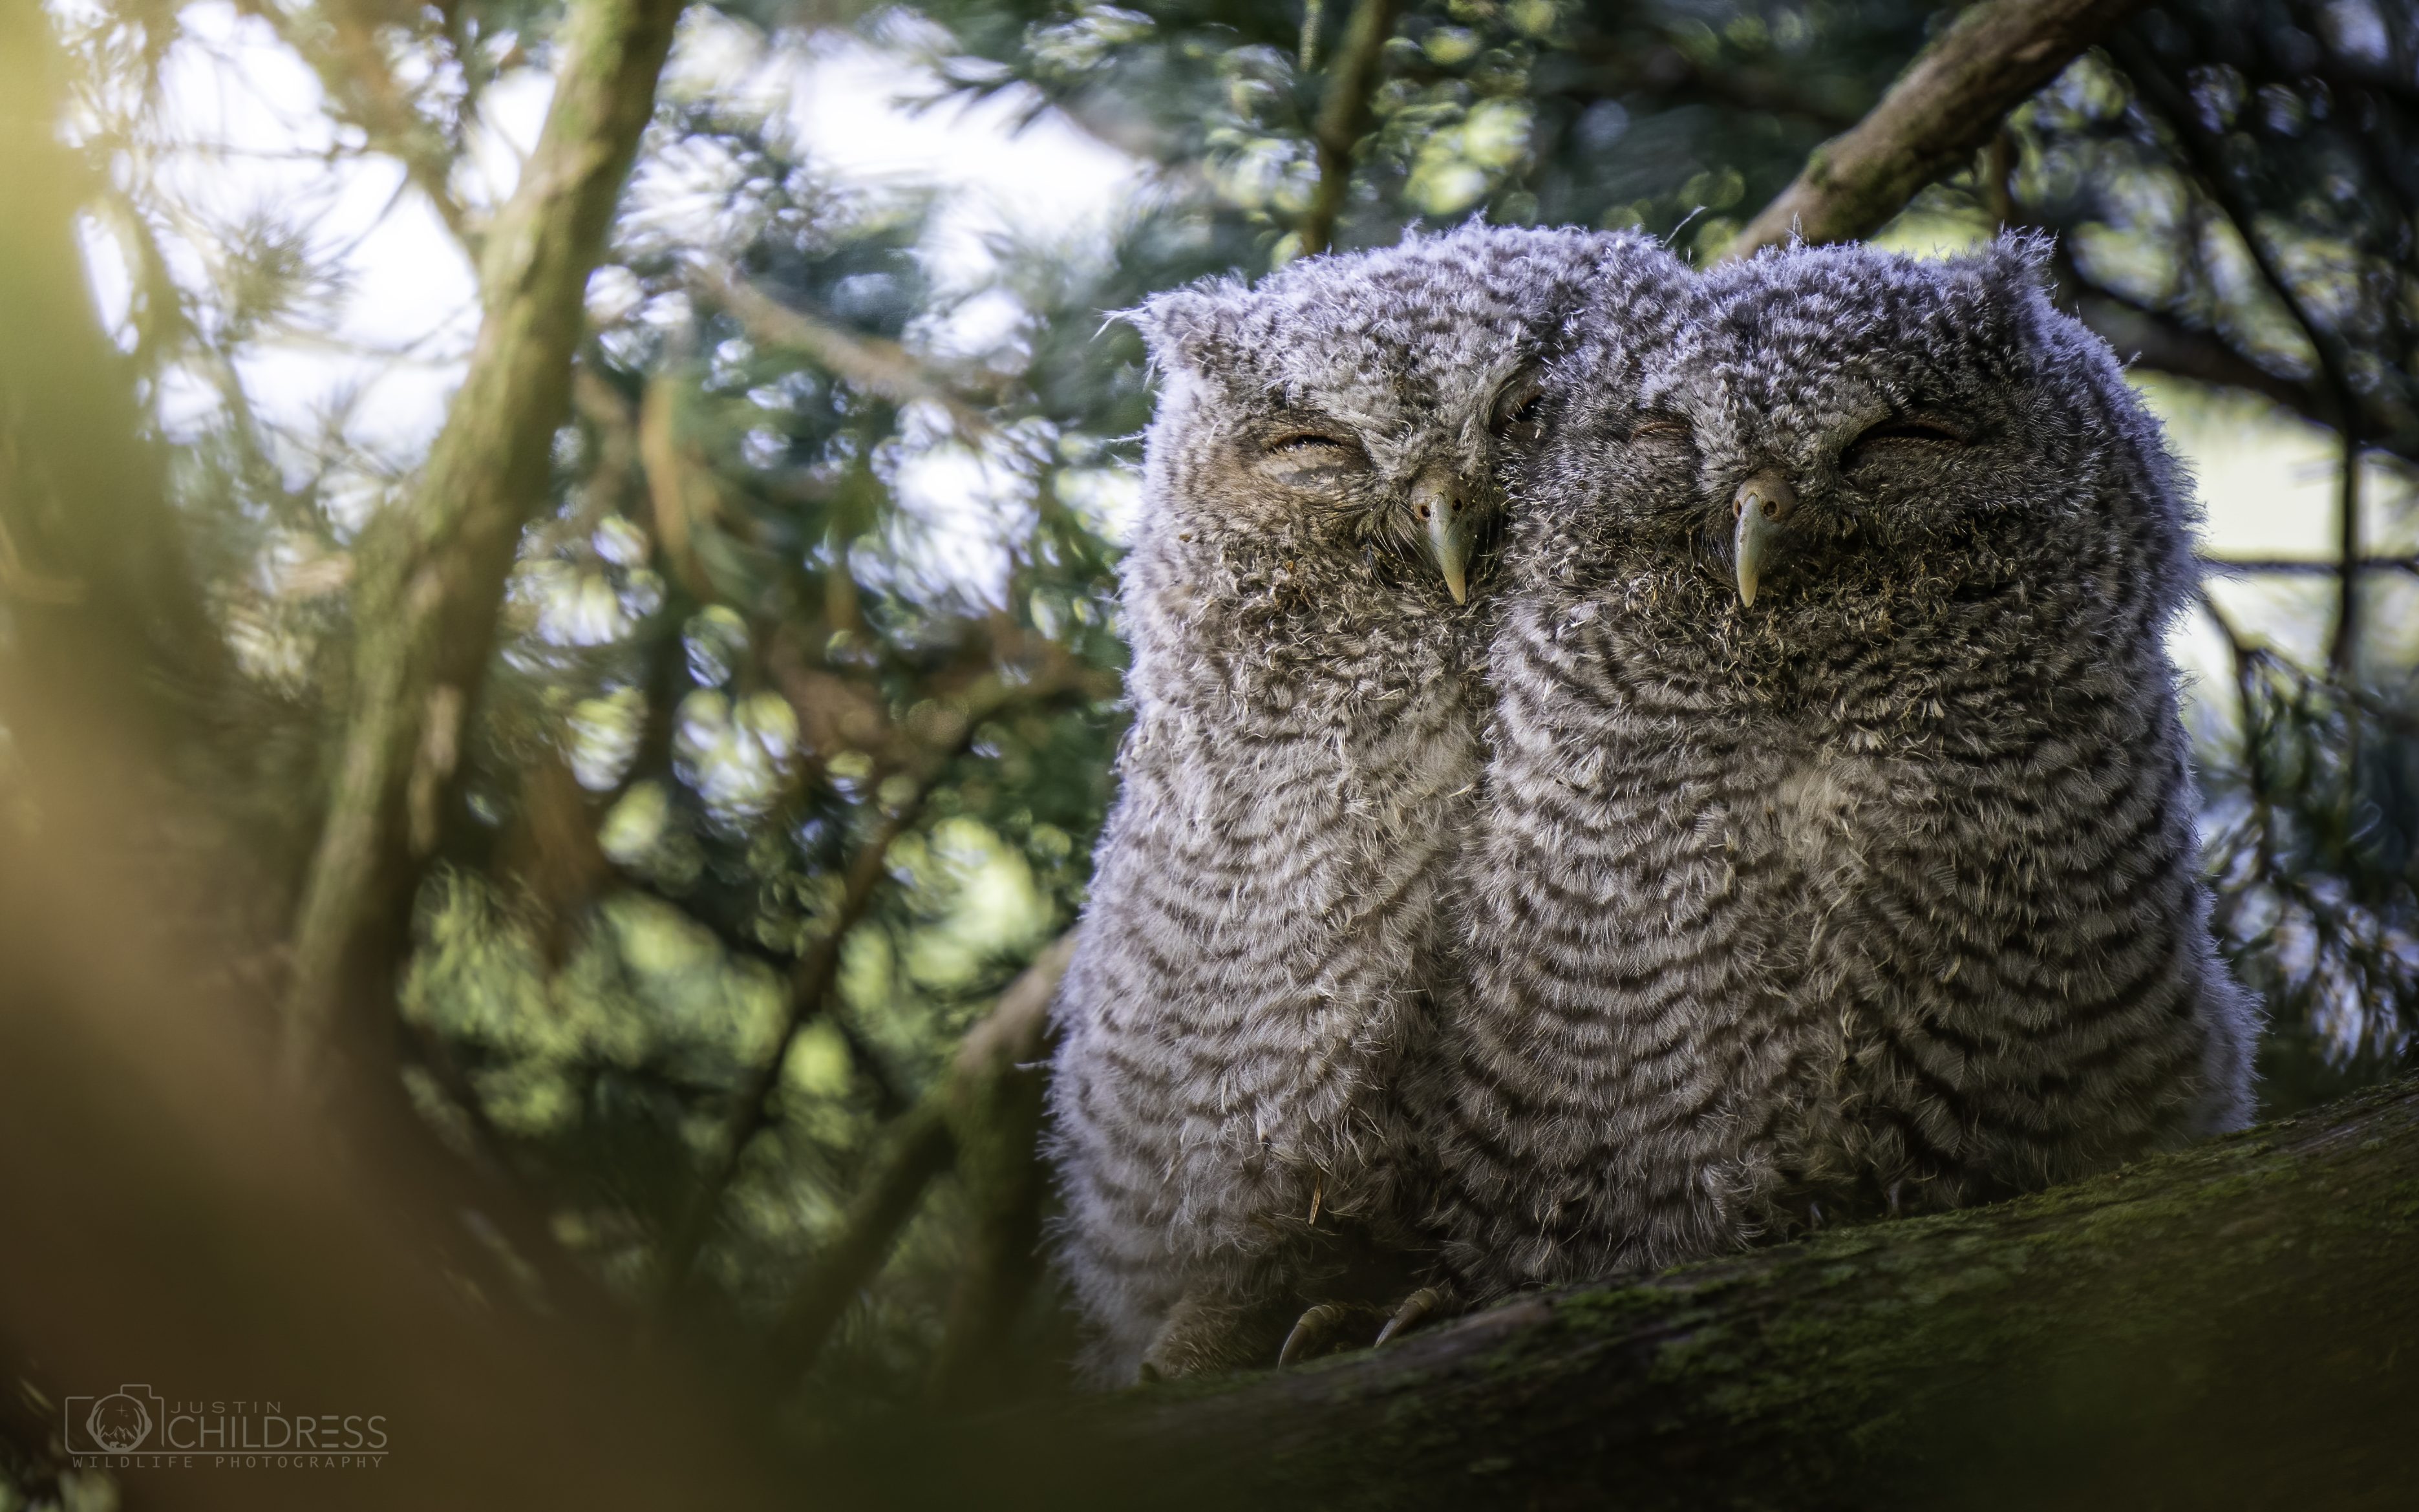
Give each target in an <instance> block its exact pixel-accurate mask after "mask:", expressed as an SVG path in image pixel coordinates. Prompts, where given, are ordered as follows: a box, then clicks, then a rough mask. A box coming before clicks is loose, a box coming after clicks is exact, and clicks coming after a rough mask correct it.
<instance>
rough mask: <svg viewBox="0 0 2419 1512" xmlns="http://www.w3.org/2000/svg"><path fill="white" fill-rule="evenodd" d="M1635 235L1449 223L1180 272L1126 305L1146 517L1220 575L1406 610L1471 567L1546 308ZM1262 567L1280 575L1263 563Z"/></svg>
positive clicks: (1518, 447)
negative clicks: (1269, 262)
mask: <svg viewBox="0 0 2419 1512" xmlns="http://www.w3.org/2000/svg"><path fill="white" fill-rule="evenodd" d="M1624 249H1626V250H1628V251H1629V252H1631V253H1632V254H1633V255H1655V256H1663V255H1664V254H1663V253H1662V251H1661V249H1660V248H1659V247H1655V246H1654V245H1653V244H1652V243H1649V242H1644V241H1643V240H1642V239H1636V238H1626V237H1608V236H1604V235H1601V234H1598V233H1591V232H1580V231H1566V230H1565V231H1542V230H1527V229H1518V228H1509V227H1501V228H1499V227H1484V226H1474V227H1468V228H1465V229H1462V230H1459V231H1456V232H1453V233H1451V234H1448V235H1444V236H1438V237H1432V238H1425V239H1410V240H1406V241H1405V242H1403V243H1402V244H1400V245H1398V246H1394V247H1390V248H1386V249H1383V250H1381V251H1374V252H1364V253H1355V254H1349V255H1337V256H1326V257H1313V258H1305V259H1303V260H1302V261H1299V262H1295V263H1291V264H1288V265H1287V267H1285V268H1283V269H1280V270H1277V271H1276V272H1273V273H1271V274H1270V275H1269V276H1267V277H1266V278H1263V279H1262V280H1260V282H1259V283H1258V284H1257V285H1254V286H1250V287H1246V286H1244V285H1242V284H1240V283H1239V282H1236V281H1232V280H1226V281H1221V282H1213V283H1207V284H1201V285H1194V286H1192V287H1189V288H1183V289H1179V290H1176V291H1174V292H1171V293H1167V294H1163V295H1160V296H1159V297H1157V298H1155V299H1153V300H1151V301H1148V303H1146V304H1145V305H1144V306H1143V307H1142V308H1141V309H1140V310H1138V311H1135V312H1133V313H1132V316H1131V317H1132V319H1133V320H1134V322H1135V323H1136V324H1137V325H1138V326H1139V327H1140V328H1141V330H1142V332H1143V334H1144V336H1145V338H1146V339H1147V341H1148V343H1149V346H1150V349H1151V355H1152V357H1153V360H1154V361H1155V362H1156V363H1157V364H1158V366H1159V367H1160V369H1161V371H1162V372H1163V375H1164V377H1165V387H1164V389H1163V395H1162V399H1161V406H1160V412H1159V417H1158V419H1157V420H1156V421H1155V422H1154V424H1153V426H1152V434H1151V462H1150V468H1151V471H1152V474H1153V476H1152V480H1151V481H1152V485H1153V486H1152V487H1151V489H1150V491H1149V492H1150V500H1151V501H1150V503H1149V504H1148V505H1147V509H1148V510H1149V511H1150V512H1151V515H1152V516H1155V517H1147V518H1146V521H1145V525H1144V529H1145V530H1146V532H1150V531H1157V532H1163V534H1164V536H1165V537H1166V538H1167V539H1169V540H1171V541H1176V542H1181V543H1184V548H1185V554H1187V555H1189V556H1193V557H1194V558H1196V559H1200V558H1210V559H1215V560H1217V561H1219V562H1220V563H1223V564H1224V565H1225V567H1226V568H1228V569H1229V571H1230V572H1231V574H1232V578H1233V580H1235V581H1238V582H1255V581H1271V580H1282V581H1283V582H1284V583H1286V584H1287V585H1288V586H1289V587H1291V588H1292V589H1293V590H1294V591H1295V592H1298V593H1307V594H1313V595H1317V594H1321V593H1322V591H1333V593H1335V594H1338V595H1344V594H1349V593H1351V591H1353V590H1357V589H1368V588H1375V589H1378V590H1379V591H1380V592H1382V593H1384V594H1388V595H1390V601H1392V602H1395V603H1399V604H1401V605H1403V606H1405V607H1406V608H1409V609H1413V610H1415V611H1418V612H1433V611H1435V610H1438V609H1443V608H1446V607H1449V605H1451V604H1458V603H1462V602H1464V601H1466V600H1467V599H1468V598H1469V597H1470V595H1471V594H1472V593H1473V592H1474V591H1476V589H1477V588H1478V586H1479V585H1480V584H1481V583H1482V582H1483V579H1485V577H1486V575H1487V561H1488V558H1489V555H1490V553H1489V550H1488V546H1489V542H1490V541H1491V539H1492V538H1493V536H1494V534H1495V532H1496V528H1497V526H1498V524H1499V522H1500V520H1501V517H1502V513H1503V509H1504V498H1505V495H1504V487H1503V483H1504V475H1505V473H1506V471H1507V470H1509V469H1511V468H1512V467H1513V466H1515V465H1516V464H1517V463H1518V461H1520V460H1521V459H1522V458H1523V457H1524V455H1525V453H1526V450H1527V448H1529V447H1531V446H1533V444H1534V443H1535V442H1536V440H1538V438H1539V436H1540V434H1541V430H1540V425H1539V407H1540V402H1541V393H1542V391H1541V389H1540V384H1539V378H1540V375H1541V373H1542V370H1543V368H1544V365H1545V364H1546V363H1548V361H1549V360H1550V359H1551V358H1552V356H1553V354H1554V352H1555V350H1556V349H1557V345H1558V343H1559V341H1560V340H1561V335H1562V332H1563V330H1564V315H1565V314H1566V312H1567V310H1568V307H1569V306H1570V304H1571V303H1572V301H1574V299H1575V298H1576V296H1577V294H1578V291H1579V289H1581V288H1582V287H1583V286H1584V285H1586V283H1587V282H1588V280H1589V279H1590V277H1591V276H1592V275H1593V274H1594V273H1595V270H1597V268H1598V267H1599V266H1600V265H1601V264H1602V263H1603V262H1604V260H1605V259H1606V258H1607V257H1608V256H1610V255H1614V253H1615V252H1616V251H1618V250H1624ZM1280 569H1281V577H1280Z"/></svg>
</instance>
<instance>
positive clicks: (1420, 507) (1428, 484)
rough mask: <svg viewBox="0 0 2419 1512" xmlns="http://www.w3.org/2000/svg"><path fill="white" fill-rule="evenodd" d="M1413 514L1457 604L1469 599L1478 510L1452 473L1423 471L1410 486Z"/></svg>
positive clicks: (1445, 584) (1446, 587)
mask: <svg viewBox="0 0 2419 1512" xmlns="http://www.w3.org/2000/svg"><path fill="white" fill-rule="evenodd" d="M1411 513H1412V514H1414V515H1416V516H1418V517H1419V521H1420V531H1421V533H1422V534H1423V535H1424V536H1425V539H1426V541H1427V548H1428V555H1430V556H1432V557H1434V558H1435V559H1436V564H1437V570H1438V571H1439V572H1441V573H1443V574H1444V586H1445V590H1446V591H1447V592H1448V593H1450V594H1453V601H1454V602H1455V603H1456V604H1467V603H1468V602H1470V554H1471V551H1472V550H1473V549H1475V548H1476V547H1477V544H1478V509H1477V506H1476V505H1474V504H1473V503H1471V500H1470V497H1469V495H1468V494H1467V493H1465V492H1464V491H1463V489H1462V486H1461V485H1460V484H1459V483H1457V482H1456V481H1455V479H1454V478H1453V476H1452V475H1451V474H1449V473H1447V472H1444V471H1441V470H1432V471H1427V472H1425V473H1422V474H1421V475H1420V480H1419V481H1418V482H1417V483H1415V484H1413V485H1412V486H1411Z"/></svg>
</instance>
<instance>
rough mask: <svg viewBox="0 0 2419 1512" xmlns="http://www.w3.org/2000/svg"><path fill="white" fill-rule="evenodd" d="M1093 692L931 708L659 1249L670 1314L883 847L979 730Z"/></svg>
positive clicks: (880, 871) (768, 1115)
mask: <svg viewBox="0 0 2419 1512" xmlns="http://www.w3.org/2000/svg"><path fill="white" fill-rule="evenodd" d="M1097 691H1098V687H1097V684H1096V682H1095V679H1094V677H1093V676H1092V674H1091V673H1090V672H1089V671H1088V669H1083V668H1078V667H1074V666H1072V665H1068V664H1061V665H1060V666H1059V667H1057V668H1055V670H1054V671H1051V672H1048V673H1044V674H1042V675H1040V676H1036V677H1034V678H1033V679H1032V680H1030V681H1026V682H1012V681H1010V680H1009V679H1008V678H1006V677H1003V676H1000V675H998V674H993V675H990V676H988V677H986V678H985V679H983V680H982V682H981V683H980V684H978V686H977V687H975V688H974V689H971V690H969V691H968V692H967V693H965V694H963V695H962V696H961V697H960V698H959V699H958V700H957V701H955V706H954V707H936V708H935V709H933V710H932V711H930V712H929V715H928V719H929V724H928V728H927V729H926V731H924V732H923V733H922V735H923V738H922V739H921V740H920V741H919V742H918V744H917V748H916V749H915V753H914V754H913V755H911V756H910V757H909V759H908V761H907V763H906V764H905V767H904V769H903V770H902V771H901V772H898V773H895V774H894V775H895V776H903V777H906V778H907V779H909V781H910V782H911V784H912V785H913V791H912V792H911V793H909V794H908V795H905V796H904V797H903V798H902V799H901V801H899V802H898V803H896V804H894V805H892V806H891V807H890V808H889V809H888V810H887V811H886V812H885V813H884V815H883V816H882V817H881V819H879V820H878V821H877V822H876V823H875V825H874V827H873V830H872V832H871V834H869V835H868V836H867V837H866V839H865V841H864V842H863V843H862V844H861V845H859V846H858V847H857V851H856V855H855V856H854V857H853V858H852V859H851V860H850V862H849V867H848V872H847V874H846V880H845V881H844V882H843V883H842V886H841V890H840V905H839V907H838V908H836V909H835V910H834V911H833V916H832V919H831V923H830V925H829V927H828V928H826V929H825V930H824V932H823V933H820V934H819V935H817V936H816V938H815V942H814V943H813V944H812V945H811V946H809V948H808V949H807V951H806V953H805V954H803V955H801V956H800V957H799V958H798V961H797V964H796V965H795V966H793V968H792V969H791V972H790V989H789V995H788V996H789V1000H788V1006H787V1009H786V1011H785V1012H784V1015H783V1020H782V1025H781V1029H780V1032H779V1033H778V1035H777V1036H776V1037H775V1039H774V1044H773V1051H772V1053H771V1054H770V1055H769V1056H767V1057H765V1058H764V1059H763V1061H761V1062H759V1063H758V1064H757V1065H756V1066H755V1067H754V1068H753V1069H751V1070H750V1071H749V1072H748V1073H747V1077H746V1078H745V1079H744V1080H742V1081H741V1083H740V1084H739V1087H738V1088H737V1090H736V1091H734V1092H733V1093H732V1113H731V1119H730V1123H729V1125H728V1127H727V1129H726V1130H725V1132H724V1134H723V1137H722V1139H721V1140H720V1141H719V1143H718V1145H717V1146H716V1156H715V1160H714V1164H713V1165H711V1166H710V1167H708V1169H707V1171H706V1174H705V1176H704V1178H703V1179H702V1180H701V1181H700V1183H699V1186H698V1189H697V1193H696V1196H694V1197H693V1198H692V1199H691V1201H690V1203H689V1207H688V1211H687V1212H686V1214H685V1215H684V1216H683V1217H682V1219H681V1221H680V1223H679V1225H678V1226H677V1227H674V1229H673V1230H672V1233H671V1235H670V1239H669V1240H668V1241H667V1242H666V1243H665V1246H664V1256H663V1259H662V1261H661V1269H660V1272H659V1276H660V1288H661V1289H660V1294H661V1296H662V1299H663V1301H664V1302H665V1303H666V1304H668V1305H669V1304H674V1303H676V1302H677V1301H678V1299H679V1298H680V1296H681V1295H682V1293H683V1292H684V1291H686V1288H687V1286H688V1280H689V1274H690V1272H691V1271H692V1270H693V1269H694V1268H695V1266H696V1263H697V1257H698V1252H699V1251H700V1250H701V1249H702V1248H703V1247H704V1244H705V1241H706V1238H707V1236H708V1235H709V1234H710V1233H711V1232H712V1230H713V1227H714V1220H715V1218H716V1214H718V1213H719V1212H720V1211H721V1208H722V1198H723V1196H724V1194H725V1193H726V1192H728V1191H729V1190H730V1187H731V1183H732V1180H735V1179H736V1178H737V1176H738V1174H739V1167H740V1164H741V1162H742V1161H743V1160H745V1159H746V1157H747V1148H748V1147H749V1146H750V1145H752V1144H753V1143H755V1140H756V1136H757V1135H758V1134H763V1132H764V1130H765V1129H766V1128H767V1127H768V1126H769V1125H770V1124H771V1123H772V1121H773V1113H774V1106H773V1094H774V1092H775V1091H776V1090H777V1089H778V1088H779V1086H780V1081H781V1071H782V1068H783V1067H784V1066H785V1065H787V1064H788V1062H789V1058H790V1050H791V1047H792V1046H793V1044H795V1043H796V1041H797V1038H798V1036H799V1034H800V1033H802V1032H803V1031H804V1030H805V1028H806V1026H808V1025H809V1023H811V1022H813V1020H814V1018H815V1016H816V1015H817V1014H819V1013H820V1012H822V1011H823V1006H824V1000H825V999H826V998H827V997H828V996H829V995H831V991H832V985H833V983H834V982H835V981H836V980H838V979H839V976H840V951H841V949H842V947H843V946H844V945H845V943H846V941H847V937H848V933H849V931H851V930H853V929H855V927H856V925H857V923H858V922H859V921H860V920H862V919H863V918H864V917H865V912H866V910H867V909H868V908H869V907H871V905H872V902H873V893H874V889H875V887H877V886H879V884H880V883H881V881H882V878H883V877H884V875H885V874H886V863H887V858H888V856H889V851H890V845H891V842H892V841H895V840H897V839H898V838H899V836H900V835H901V834H903V833H904V832H905V831H906V830H907V829H908V828H909V827H910V826H912V825H914V824H915V822H916V820H917V817H918V816H919V815H920V814H921V813H922V812H923V806H924V799H925V798H926V796H927V795H929V794H930V793H931V792H932V786H933V784H934V783H935V782H937V781H939V779H941V777H942V775H943V774H944V773H945V772H947V770H948V766H949V764H950V763H951V762H953V761H955V760H956V759H957V758H958V757H959V756H960V755H962V754H963V752H964V751H965V749H966V748H967V747H968V746H970V745H971V744H972V743H973V741H974V738H975V733H976V732H977V731H978V730H979V729H980V728H981V727H982V725H983V723H984V721H986V720H988V719H991V718H993V717H995V716H996V715H998V714H999V713H1000V712H1001V711H1002V710H1004V709H1006V708H1008V707H1009V706H1010V705H1013V704H1020V703H1030V702H1042V701H1046V700H1049V699H1053V698H1057V697H1063V696H1069V695H1073V696H1078V697H1083V696H1088V695H1090V694H1092V693H1095V692H1097ZM913 1116H914V1115H913V1114H912V1113H911V1114H910V1115H909V1117H911V1118H912V1117H913Z"/></svg>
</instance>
